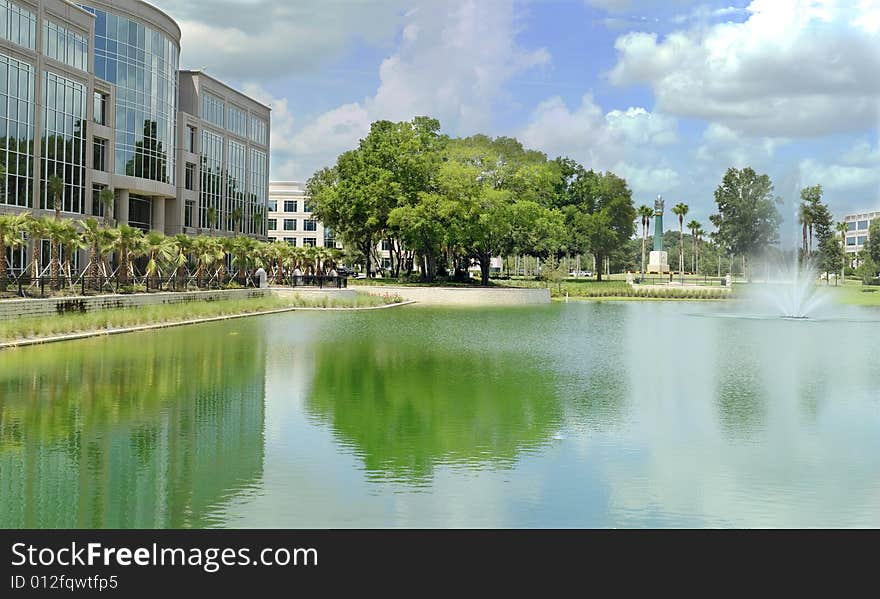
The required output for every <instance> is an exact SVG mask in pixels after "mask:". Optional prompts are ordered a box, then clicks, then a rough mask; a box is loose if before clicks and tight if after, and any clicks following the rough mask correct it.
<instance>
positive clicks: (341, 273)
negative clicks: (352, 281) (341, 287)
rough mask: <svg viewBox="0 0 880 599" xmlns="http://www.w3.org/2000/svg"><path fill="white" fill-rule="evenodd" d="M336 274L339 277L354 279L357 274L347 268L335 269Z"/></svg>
mask: <svg viewBox="0 0 880 599" xmlns="http://www.w3.org/2000/svg"><path fill="white" fill-rule="evenodd" d="M336 274H338V275H339V276H340V277H356V276H357V273H356V272H355V271H353V270H351V269H350V268H348V267H347V266H339V267H337V269H336Z"/></svg>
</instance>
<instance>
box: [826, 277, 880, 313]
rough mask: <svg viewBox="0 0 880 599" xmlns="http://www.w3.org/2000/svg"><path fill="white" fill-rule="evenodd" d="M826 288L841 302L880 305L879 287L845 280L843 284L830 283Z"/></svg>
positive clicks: (853, 304)
mask: <svg viewBox="0 0 880 599" xmlns="http://www.w3.org/2000/svg"><path fill="white" fill-rule="evenodd" d="M827 289H828V290H829V291H830V292H831V293H832V294H833V297H834V299H835V300H837V301H839V302H840V303H842V304H847V305H849V306H875V307H880V287H875V286H870V285H862V284H861V283H860V282H858V281H845V282H844V284H843V285H838V286H835V285H834V284H832V285H831V286H829V287H828V288H827Z"/></svg>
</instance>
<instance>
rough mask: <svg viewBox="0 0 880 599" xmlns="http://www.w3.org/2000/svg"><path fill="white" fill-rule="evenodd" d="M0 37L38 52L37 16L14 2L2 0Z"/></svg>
mask: <svg viewBox="0 0 880 599" xmlns="http://www.w3.org/2000/svg"><path fill="white" fill-rule="evenodd" d="M0 37H3V38H5V39H8V40H9V41H10V42H12V43H14V44H18V45H19V46H24V47H25V48H30V49H31V50H36V49H37V16H36V15H35V14H34V13H32V12H31V11H29V10H27V9H26V8H23V7H21V6H19V5H18V4H15V3H14V2H9V1H8V0H0Z"/></svg>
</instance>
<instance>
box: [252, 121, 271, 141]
mask: <svg viewBox="0 0 880 599" xmlns="http://www.w3.org/2000/svg"><path fill="white" fill-rule="evenodd" d="M268 130H269V127H268V125H267V124H266V121H264V120H263V119H261V118H259V117H255V116H252V117H251V126H250V137H251V141H255V142H257V143H258V144H260V145H263V146H265V145H266V141H267V139H268Z"/></svg>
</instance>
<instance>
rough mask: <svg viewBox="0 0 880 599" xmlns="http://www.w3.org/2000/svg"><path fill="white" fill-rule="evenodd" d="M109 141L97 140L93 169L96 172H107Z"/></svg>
mask: <svg viewBox="0 0 880 599" xmlns="http://www.w3.org/2000/svg"><path fill="white" fill-rule="evenodd" d="M106 157H107V140H106V139H98V138H97V137H96V138H95V143H94V156H93V158H92V168H93V169H95V170H96V171H106V170H107V158H106Z"/></svg>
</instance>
